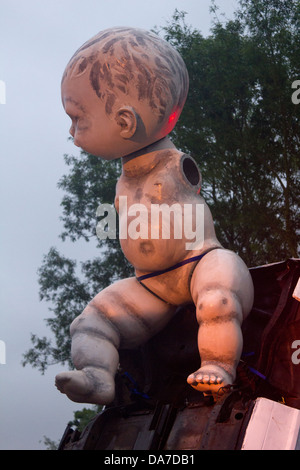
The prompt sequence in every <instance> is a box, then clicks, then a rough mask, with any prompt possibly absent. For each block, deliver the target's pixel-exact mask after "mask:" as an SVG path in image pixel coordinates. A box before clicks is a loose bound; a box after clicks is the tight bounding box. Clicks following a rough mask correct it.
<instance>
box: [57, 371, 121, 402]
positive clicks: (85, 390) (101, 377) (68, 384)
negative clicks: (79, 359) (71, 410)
mask: <svg viewBox="0 0 300 470" xmlns="http://www.w3.org/2000/svg"><path fill="white" fill-rule="evenodd" d="M55 385H56V387H57V389H58V390H59V391H60V392H61V393H65V394H66V395H67V397H68V398H69V399H70V400H72V401H75V402H76V403H93V404H98V405H107V404H108V403H110V402H112V401H113V399H114V395H115V383H114V379H113V377H112V376H111V375H110V374H109V373H108V372H107V371H106V370H103V369H98V368H94V367H87V368H84V369H82V370H74V371H70V372H61V373H60V374H58V375H57V376H56V377H55Z"/></svg>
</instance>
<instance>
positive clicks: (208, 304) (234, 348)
mask: <svg viewBox="0 0 300 470" xmlns="http://www.w3.org/2000/svg"><path fill="white" fill-rule="evenodd" d="M191 292H192V296H193V300H194V302H195V305H196V312H197V320H198V323H199V331H198V349H199V353H200V357H201V367H200V368H199V369H198V370H197V371H196V372H194V373H193V374H191V375H190V376H189V377H188V379H187V381H188V383H189V384H190V385H192V387H194V388H196V389H197V390H199V391H202V392H205V393H208V394H217V393H218V392H219V393H220V392H221V389H222V387H225V386H226V385H229V384H233V382H234V380H235V377H236V367H237V365H238V362H239V359H240V356H241V352H242V346H243V338H242V333H241V324H242V321H243V319H244V318H245V317H246V315H247V314H248V313H249V312H250V310H251V307H252V302H253V285H252V280H251V277H250V274H249V271H248V269H247V268H246V266H245V265H244V263H243V262H242V260H241V259H240V258H239V257H238V256H236V255H235V254H234V253H232V252H229V251H227V250H215V251H213V252H211V253H209V254H207V255H206V256H205V258H203V260H201V262H200V263H199V264H198V266H197V267H196V269H195V271H194V273H193V277H192V281H191Z"/></svg>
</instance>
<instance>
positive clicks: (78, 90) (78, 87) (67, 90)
mask: <svg viewBox="0 0 300 470" xmlns="http://www.w3.org/2000/svg"><path fill="white" fill-rule="evenodd" d="M84 82H85V80H84V79H70V80H65V82H64V83H63V85H62V102H63V106H64V109H65V111H66V113H67V114H68V116H69V117H70V119H71V121H72V124H71V127H70V134H71V135H72V137H73V138H74V144H75V145H77V146H78V147H80V148H82V149H83V150H85V151H86V152H88V153H91V154H92V155H96V156H99V157H102V158H104V159H106V160H111V159H114V158H118V157H119V156H120V155H119V153H120V148H119V147H120V136H119V135H118V134H119V133H118V130H119V126H118V125H117V122H116V121H115V120H114V119H113V118H111V117H108V116H107V114H106V112H105V107H104V105H103V103H102V102H101V100H100V99H99V98H98V97H95V94H94V92H93V90H92V89H91V88H90V87H89V86H88V84H87V83H84ZM122 147H124V144H123V146H122Z"/></svg>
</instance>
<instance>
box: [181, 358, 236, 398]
mask: <svg viewBox="0 0 300 470" xmlns="http://www.w3.org/2000/svg"><path fill="white" fill-rule="evenodd" d="M233 381H234V377H233V376H232V375H231V374H230V373H229V372H227V371H226V370H225V369H223V367H222V366H219V365H216V364H207V365H204V366H203V367H200V369H198V370H197V371H196V372H194V373H193V374H191V375H189V376H188V378H187V382H188V384H190V385H191V386H192V387H193V388H195V389H196V390H198V391H199V392H203V393H205V394H209V395H210V394H213V395H222V394H224V393H225V390H224V387H226V386H227V385H231V384H232V383H233Z"/></svg>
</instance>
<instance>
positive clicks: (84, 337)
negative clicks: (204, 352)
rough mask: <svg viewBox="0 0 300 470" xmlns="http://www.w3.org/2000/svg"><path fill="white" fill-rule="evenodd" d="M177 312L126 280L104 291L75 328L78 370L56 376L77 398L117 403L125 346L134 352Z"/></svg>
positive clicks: (59, 384)
mask: <svg viewBox="0 0 300 470" xmlns="http://www.w3.org/2000/svg"><path fill="white" fill-rule="evenodd" d="M174 312H175V307H173V306H171V305H169V304H167V303H165V302H163V301H162V300H160V299H158V298H156V297H155V296H154V295H152V294H151V293H149V292H148V291H147V290H146V289H144V287H142V286H141V285H140V284H139V283H138V281H137V280H136V279H135V278H129V279H124V280H122V281H118V282H116V283H115V284H112V285H111V286H109V287H107V288H106V289H104V290H103V291H101V292H100V293H99V294H98V295H96V297H95V298H94V299H93V300H92V301H91V302H90V304H89V305H88V306H87V307H86V308H85V310H84V311H83V313H82V314H81V315H79V317H77V318H76V319H75V320H74V321H73V323H72V325H71V327H70V331H71V336H72V347H71V355H72V360H73V363H74V366H75V367H76V369H77V370H74V371H69V372H62V373H60V374H58V375H57V376H56V386H57V388H58V389H59V390H60V391H61V392H62V393H65V394H66V395H67V396H68V397H69V398H70V399H71V400H73V401H75V402H79V403H95V404H101V405H105V404H108V403H110V402H111V401H112V400H113V399H114V395H115V383H114V377H115V373H116V371H117V368H118V363H119V354H118V349H119V348H127V349H129V348H134V347H137V346H139V345H140V344H142V343H144V342H146V341H147V340H148V339H149V338H150V337H151V336H153V335H154V334H155V333H157V332H158V331H159V330H160V329H162V328H163V327H164V326H165V325H166V324H167V323H168V321H169V320H170V318H171V317H172V315H173V314H174Z"/></svg>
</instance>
